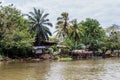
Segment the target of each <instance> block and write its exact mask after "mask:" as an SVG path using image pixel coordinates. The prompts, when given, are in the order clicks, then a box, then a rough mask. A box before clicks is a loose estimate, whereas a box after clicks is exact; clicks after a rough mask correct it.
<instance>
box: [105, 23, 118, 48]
mask: <svg viewBox="0 0 120 80" xmlns="http://www.w3.org/2000/svg"><path fill="white" fill-rule="evenodd" d="M106 33H107V37H108V39H107V41H108V42H109V43H110V44H109V46H110V50H114V49H119V48H120V46H119V45H120V26H119V25H116V24H113V25H112V26H110V27H108V28H107V29H106Z"/></svg>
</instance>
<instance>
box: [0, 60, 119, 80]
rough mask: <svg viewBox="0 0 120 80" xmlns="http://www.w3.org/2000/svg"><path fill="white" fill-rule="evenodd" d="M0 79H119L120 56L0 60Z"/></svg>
mask: <svg viewBox="0 0 120 80" xmlns="http://www.w3.org/2000/svg"><path fill="white" fill-rule="evenodd" d="M0 80H120V58H109V59H99V60H80V61H70V62H57V61H54V62H53V61H43V62H39V63H25V62H24V63H22V62H19V63H18V62H11V63H10V62H9V63H7V62H5V63H3V62H0Z"/></svg>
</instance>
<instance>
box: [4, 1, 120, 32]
mask: <svg viewBox="0 0 120 80" xmlns="http://www.w3.org/2000/svg"><path fill="white" fill-rule="evenodd" d="M10 3H13V4H14V5H15V6H16V7H17V8H18V9H20V10H22V12H23V13H28V12H30V11H32V10H33V7H36V8H39V9H44V10H45V12H49V13H50V15H49V18H50V20H51V22H52V23H53V24H55V22H56V18H57V17H58V16H60V14H61V13H62V12H68V13H69V16H70V19H73V18H77V19H78V20H79V21H81V20H83V19H85V18H88V17H91V18H95V19H97V20H98V21H99V22H100V23H101V25H102V26H104V27H107V26H110V25H112V24H114V23H115V24H118V25H120V20H119V13H120V9H119V7H120V0H109V1H108V0H4V2H3V4H10ZM54 30H55V28H52V31H53V32H54Z"/></svg>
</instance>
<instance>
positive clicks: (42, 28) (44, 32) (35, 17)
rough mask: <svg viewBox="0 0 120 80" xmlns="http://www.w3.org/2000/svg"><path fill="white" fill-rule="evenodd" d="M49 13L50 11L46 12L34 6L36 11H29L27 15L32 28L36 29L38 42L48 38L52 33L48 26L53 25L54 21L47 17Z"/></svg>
mask: <svg viewBox="0 0 120 80" xmlns="http://www.w3.org/2000/svg"><path fill="white" fill-rule="evenodd" d="M48 15H49V14H48V13H44V11H41V10H40V9H36V8H34V12H29V14H28V15H27V16H28V18H29V23H30V24H31V29H32V30H33V31H35V33H36V41H38V42H40V41H44V40H48V39H49V36H51V35H52V33H51V32H50V30H49V28H48V26H50V27H52V23H50V22H49V19H48V18H47V16H48Z"/></svg>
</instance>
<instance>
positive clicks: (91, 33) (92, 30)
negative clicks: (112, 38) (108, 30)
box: [80, 18, 105, 50]
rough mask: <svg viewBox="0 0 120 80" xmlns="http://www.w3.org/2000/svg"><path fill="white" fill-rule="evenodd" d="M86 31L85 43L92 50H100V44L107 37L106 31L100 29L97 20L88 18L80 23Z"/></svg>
mask: <svg viewBox="0 0 120 80" xmlns="http://www.w3.org/2000/svg"><path fill="white" fill-rule="evenodd" d="M80 24H81V25H82V26H83V29H84V31H85V34H84V38H83V43H84V44H85V45H86V46H88V48H89V49H91V50H97V49H98V43H99V42H100V41H102V39H103V38H104V36H105V32H104V29H103V28H102V27H100V24H99V22H98V21H97V20H96V19H91V18H87V19H86V20H85V21H82V22H81V23H80Z"/></svg>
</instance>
